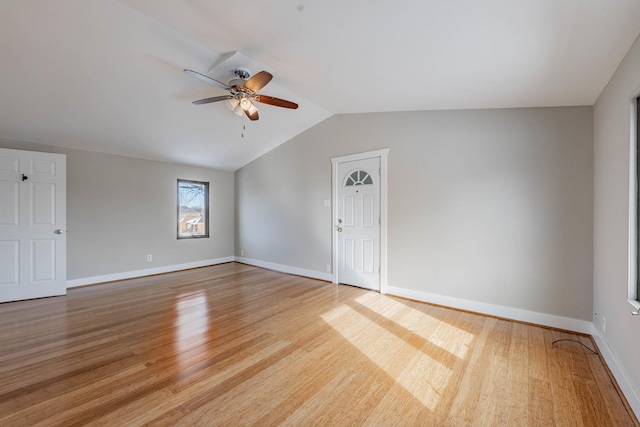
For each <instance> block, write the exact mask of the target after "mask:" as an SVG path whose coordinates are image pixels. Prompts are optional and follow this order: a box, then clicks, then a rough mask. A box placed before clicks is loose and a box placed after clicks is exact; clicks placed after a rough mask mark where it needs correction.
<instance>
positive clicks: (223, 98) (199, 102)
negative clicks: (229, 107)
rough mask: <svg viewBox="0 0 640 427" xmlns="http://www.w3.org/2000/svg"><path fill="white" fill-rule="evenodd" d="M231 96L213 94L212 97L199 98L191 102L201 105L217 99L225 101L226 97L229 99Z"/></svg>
mask: <svg viewBox="0 0 640 427" xmlns="http://www.w3.org/2000/svg"><path fill="white" fill-rule="evenodd" d="M231 98H233V96H231V95H222V96H214V97H212V98H205V99H200V100H198V101H193V102H192V104H195V105H202V104H211V103H212V102H218V101H226V100H227V99H231Z"/></svg>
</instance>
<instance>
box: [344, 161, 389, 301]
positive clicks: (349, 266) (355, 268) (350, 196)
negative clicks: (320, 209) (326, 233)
mask: <svg viewBox="0 0 640 427" xmlns="http://www.w3.org/2000/svg"><path fill="white" fill-rule="evenodd" d="M336 184H337V185H338V189H337V218H336V220H335V231H336V233H337V242H338V245H337V250H338V254H337V255H338V257H337V258H338V261H337V262H338V265H337V273H338V281H339V282H340V283H344V284H348V285H354V286H359V287H362V288H367V289H373V290H376V291H379V290H380V157H373V158H368V159H363V160H354V161H346V162H340V163H338V173H337V182H336Z"/></svg>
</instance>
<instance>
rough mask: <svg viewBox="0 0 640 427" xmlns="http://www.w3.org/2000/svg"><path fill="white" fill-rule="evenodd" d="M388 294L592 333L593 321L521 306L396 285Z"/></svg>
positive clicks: (388, 289) (388, 287)
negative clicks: (540, 311) (495, 303)
mask: <svg viewBox="0 0 640 427" xmlns="http://www.w3.org/2000/svg"><path fill="white" fill-rule="evenodd" d="M387 294H389V295H396V296H399V297H404V298H409V299H413V300H416V301H422V302H428V303H432V304H438V305H443V306H446V307H451V308H457V309H460V310H466V311H472V312H475V313H482V314H488V315H490V316H496V317H503V318H505V319H512V320H518V321H520V322H527V323H534V324H536V325H543V326H549V327H552V328H558V329H565V330H568V331H574V332H579V333H582V334H591V329H592V325H593V324H592V323H591V322H588V321H585V320H578V319H572V318H570V317H562V316H556V315H553V314H546V313H539V312H536V311H528V310H522V309H519V308H512V307H506V306H502V305H494V304H488V303H483V302H478V301H472V300H466V299H462V298H455V297H448V296H445V295H438V294H432V293H428V292H422V291H416V290H413V289H406V288H399V287H396V286H387Z"/></svg>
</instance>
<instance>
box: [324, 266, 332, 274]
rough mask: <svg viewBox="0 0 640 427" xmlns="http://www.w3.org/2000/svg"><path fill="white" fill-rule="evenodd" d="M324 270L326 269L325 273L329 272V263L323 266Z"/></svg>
mask: <svg viewBox="0 0 640 427" xmlns="http://www.w3.org/2000/svg"><path fill="white" fill-rule="evenodd" d="M324 271H326V272H327V273H331V264H327V265H325V266H324Z"/></svg>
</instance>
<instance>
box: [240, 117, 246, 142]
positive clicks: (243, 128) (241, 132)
mask: <svg viewBox="0 0 640 427" xmlns="http://www.w3.org/2000/svg"><path fill="white" fill-rule="evenodd" d="M245 129H246V127H245V125H244V114H243V115H242V129H241V130H240V138H244V130H245Z"/></svg>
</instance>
